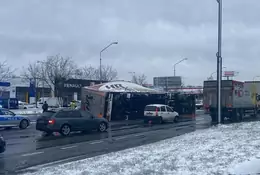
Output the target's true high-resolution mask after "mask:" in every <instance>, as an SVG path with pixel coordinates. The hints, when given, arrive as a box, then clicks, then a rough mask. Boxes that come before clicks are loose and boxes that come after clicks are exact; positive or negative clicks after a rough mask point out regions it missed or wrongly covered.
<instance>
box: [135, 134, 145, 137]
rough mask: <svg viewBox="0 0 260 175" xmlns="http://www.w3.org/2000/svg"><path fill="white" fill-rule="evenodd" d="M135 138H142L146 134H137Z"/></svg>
mask: <svg viewBox="0 0 260 175" xmlns="http://www.w3.org/2000/svg"><path fill="white" fill-rule="evenodd" d="M134 136H135V137H140V136H144V134H136V135H134Z"/></svg>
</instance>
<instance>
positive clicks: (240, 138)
mask: <svg viewBox="0 0 260 175" xmlns="http://www.w3.org/2000/svg"><path fill="white" fill-rule="evenodd" d="M259 133H260V122H250V123H239V124H232V125H222V126H219V127H212V128H210V129H204V130H198V131H195V132H193V133H189V134H185V135H182V136H178V137H174V138H171V139H168V140H164V141H160V142H157V143H153V144H149V145H144V146H140V147H136V148H131V149H126V150H123V151H119V152H114V153H109V154H106V155H101V156H97V157H93V158H88V159H85V160H78V161H75V162H70V163H66V164H61V165H55V166H54V165H53V166H51V167H45V168H40V169H39V170H38V171H37V172H34V173H28V175H29V174H35V175H36V174H45V175H55V174H57V175H62V174H70V175H74V174H94V175H96V174H104V175H107V174H111V175H123V174H127V175H128V174H129V175H130V174H131V175H132V174H136V175H139V174H167V175H168V174H170V175H171V174H174V175H178V174H180V175H183V174H184V175H186V174H187V175H189V174H194V175H197V174H199V175H203V174H229V173H239V168H240V166H243V165H242V164H240V163H242V162H245V161H247V160H250V159H253V160H257V159H258V156H257V155H259V151H260V134H259ZM258 162H259V161H258ZM253 166H254V165H253ZM255 166H256V165H255ZM258 166H259V164H258ZM244 167H246V168H248V167H249V166H244ZM240 170H241V169H240ZM243 171H244V172H245V171H246V172H249V169H248V170H246V169H243Z"/></svg>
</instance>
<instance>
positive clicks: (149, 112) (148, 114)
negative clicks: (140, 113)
mask: <svg viewBox="0 0 260 175" xmlns="http://www.w3.org/2000/svg"><path fill="white" fill-rule="evenodd" d="M178 119H179V113H178V112H176V111H174V110H173V109H172V108H171V107H170V106H167V105H163V104H150V105H147V106H146V107H145V109H144V122H147V121H149V120H157V121H158V122H159V123H163V122H166V121H173V122H178Z"/></svg>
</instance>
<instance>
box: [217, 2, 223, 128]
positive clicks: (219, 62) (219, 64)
mask: <svg viewBox="0 0 260 175" xmlns="http://www.w3.org/2000/svg"><path fill="white" fill-rule="evenodd" d="M217 2H218V52H217V55H216V56H217V109H218V123H219V124H220V123H221V101H222V100H221V82H222V75H221V74H222V57H221V51H222V50H221V49H222V0H217Z"/></svg>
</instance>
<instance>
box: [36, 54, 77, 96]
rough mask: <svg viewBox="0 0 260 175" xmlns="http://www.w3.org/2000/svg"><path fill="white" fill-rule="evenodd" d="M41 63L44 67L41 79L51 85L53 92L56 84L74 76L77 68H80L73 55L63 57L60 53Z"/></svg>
mask: <svg viewBox="0 0 260 175" xmlns="http://www.w3.org/2000/svg"><path fill="white" fill-rule="evenodd" d="M40 63H41V68H42V69H41V79H42V80H44V82H45V83H46V84H47V85H48V86H50V88H51V89H52V91H53V92H54V87H55V85H57V84H59V83H60V82H61V81H64V80H67V79H69V78H72V77H73V76H74V75H75V70H78V68H77V66H76V64H75V63H74V62H73V61H72V59H71V57H63V56H61V55H59V54H58V55H55V56H49V57H47V59H46V60H45V61H42V62H40Z"/></svg>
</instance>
